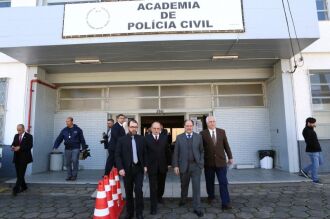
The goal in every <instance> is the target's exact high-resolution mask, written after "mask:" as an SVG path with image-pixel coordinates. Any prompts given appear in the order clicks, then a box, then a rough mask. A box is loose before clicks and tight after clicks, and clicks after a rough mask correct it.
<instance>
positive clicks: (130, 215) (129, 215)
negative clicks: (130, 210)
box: [124, 214, 133, 219]
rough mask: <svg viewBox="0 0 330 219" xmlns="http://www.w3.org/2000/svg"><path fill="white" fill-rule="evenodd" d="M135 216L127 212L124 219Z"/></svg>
mask: <svg viewBox="0 0 330 219" xmlns="http://www.w3.org/2000/svg"><path fill="white" fill-rule="evenodd" d="M132 218H133V215H132V214H126V215H125V217H124V219H132Z"/></svg>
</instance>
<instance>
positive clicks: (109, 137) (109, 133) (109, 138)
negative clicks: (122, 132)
mask: <svg viewBox="0 0 330 219" xmlns="http://www.w3.org/2000/svg"><path fill="white" fill-rule="evenodd" d="M110 140H111V129H109V131H108V142H110Z"/></svg>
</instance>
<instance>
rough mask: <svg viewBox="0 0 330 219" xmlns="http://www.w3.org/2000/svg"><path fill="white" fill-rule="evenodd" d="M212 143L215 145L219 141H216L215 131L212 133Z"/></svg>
mask: <svg viewBox="0 0 330 219" xmlns="http://www.w3.org/2000/svg"><path fill="white" fill-rule="evenodd" d="M212 141H213V144H214V145H215V144H216V143H217V140H216V139H215V134H214V131H212Z"/></svg>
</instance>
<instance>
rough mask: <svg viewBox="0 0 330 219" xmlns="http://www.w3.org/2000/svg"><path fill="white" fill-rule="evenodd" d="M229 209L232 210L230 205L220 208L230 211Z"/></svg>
mask: <svg viewBox="0 0 330 219" xmlns="http://www.w3.org/2000/svg"><path fill="white" fill-rule="evenodd" d="M231 209H233V207H232V206H231V205H230V204H228V205H223V206H222V210H231Z"/></svg>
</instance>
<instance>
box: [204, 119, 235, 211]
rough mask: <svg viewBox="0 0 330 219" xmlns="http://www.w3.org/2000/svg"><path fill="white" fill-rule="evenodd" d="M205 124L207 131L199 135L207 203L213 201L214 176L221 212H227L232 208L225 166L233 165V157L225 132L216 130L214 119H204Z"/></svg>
mask: <svg viewBox="0 0 330 219" xmlns="http://www.w3.org/2000/svg"><path fill="white" fill-rule="evenodd" d="M206 124H207V129H205V130H203V131H202V132H201V133H200V134H201V136H202V138H203V145H204V155H205V157H204V168H205V169H204V172H205V180H206V191H207V194H208V203H209V204H211V203H212V202H213V201H214V199H215V196H214V180H215V175H217V178H218V181H219V187H220V188H219V189H220V197H221V201H222V210H229V209H232V206H231V204H230V197H229V191H228V180H227V165H228V164H229V165H230V164H233V162H234V160H233V155H232V153H231V150H230V147H229V144H228V140H227V136H226V132H225V130H223V129H219V128H216V119H215V118H214V117H213V116H208V117H207V118H206ZM226 155H227V157H228V161H227V159H226Z"/></svg>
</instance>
